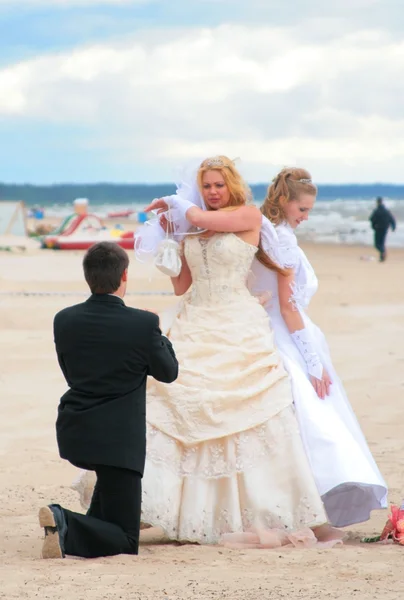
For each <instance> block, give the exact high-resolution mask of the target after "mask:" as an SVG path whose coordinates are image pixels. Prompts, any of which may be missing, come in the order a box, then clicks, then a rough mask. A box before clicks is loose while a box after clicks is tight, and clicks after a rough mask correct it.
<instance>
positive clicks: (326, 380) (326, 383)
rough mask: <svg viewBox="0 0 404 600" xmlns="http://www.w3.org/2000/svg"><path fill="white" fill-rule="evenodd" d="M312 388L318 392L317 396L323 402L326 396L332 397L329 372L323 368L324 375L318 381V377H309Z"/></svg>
mask: <svg viewBox="0 0 404 600" xmlns="http://www.w3.org/2000/svg"><path fill="white" fill-rule="evenodd" d="M309 378H310V381H311V383H312V386H313V387H314V389H315V390H316V394H317V396H318V397H319V398H321V400H324V398H325V397H326V396H329V395H330V386H331V384H332V381H331V379H330V376H329V375H328V373H327V371H326V370H325V369H324V368H323V375H322V377H321V379H317V377H313V376H312V375H310V376H309Z"/></svg>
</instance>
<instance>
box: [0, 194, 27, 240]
mask: <svg viewBox="0 0 404 600" xmlns="http://www.w3.org/2000/svg"><path fill="white" fill-rule="evenodd" d="M0 235H20V236H24V237H25V236H27V223H26V215H25V206H24V203H23V202H7V201H4V200H2V201H1V202H0Z"/></svg>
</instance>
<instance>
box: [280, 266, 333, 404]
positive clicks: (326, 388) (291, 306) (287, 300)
mask: <svg viewBox="0 0 404 600" xmlns="http://www.w3.org/2000/svg"><path fill="white" fill-rule="evenodd" d="M294 284H295V272H294V270H293V269H290V273H289V274H288V275H285V276H284V275H278V295H279V307H280V311H281V315H282V317H283V320H284V321H285V323H286V327H287V328H288V330H289V332H290V334H291V338H292V340H293V342H294V343H295V345H296V347H297V349H298V350H299V352H300V353H301V355H302V357H303V359H304V361H305V362H306V366H307V370H308V374H309V378H310V381H311V383H312V385H313V387H314V389H315V390H316V393H317V395H318V396H319V397H320V398H322V399H324V398H325V396H328V395H329V393H330V384H331V380H330V377H329V375H328V373H327V371H326V370H325V369H324V367H323V365H322V364H321V361H320V358H319V356H318V354H317V353H316V351H315V348H314V347H313V344H312V342H311V340H310V337H309V335H308V332H307V330H306V328H305V324H304V321H303V318H302V315H301V314H300V312H299V309H298V308H297V307H296V304H295V302H294V298H293V288H294Z"/></svg>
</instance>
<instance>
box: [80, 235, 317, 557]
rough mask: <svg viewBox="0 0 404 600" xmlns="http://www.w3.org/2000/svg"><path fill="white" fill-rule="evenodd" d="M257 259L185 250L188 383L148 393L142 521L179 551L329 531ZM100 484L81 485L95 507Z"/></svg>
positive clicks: (227, 243) (184, 371) (213, 242)
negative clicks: (251, 279) (260, 287)
mask: <svg viewBox="0 0 404 600" xmlns="http://www.w3.org/2000/svg"><path fill="white" fill-rule="evenodd" d="M256 250H257V248H256V247H255V246H251V245H250V244H247V243H246V242H244V241H243V240H242V239H241V238H239V237H238V236H236V235H234V234H230V233H228V234H215V235H213V236H212V237H210V238H207V239H206V238H205V239H204V238H201V237H190V238H187V239H186V241H185V255H186V259H187V262H188V265H189V268H190V270H191V273H192V279H193V285H192V289H191V291H190V292H189V293H188V294H186V296H185V297H184V298H183V300H182V303H181V308H180V309H179V312H178V314H177V315H176V317H175V318H174V320H173V322H172V325H171V328H170V331H169V333H168V335H169V337H170V339H171V341H172V342H173V345H174V349H175V351H176V354H177V357H178V361H179V364H180V372H179V377H178V379H177V381H175V382H174V383H172V384H164V383H160V382H157V381H155V380H153V379H150V381H149V384H148V390H147V416H146V420H147V458H146V468H145V474H144V478H143V500H142V521H143V522H144V523H147V524H149V525H152V526H159V527H161V528H163V530H164V532H165V534H166V536H167V537H168V538H170V539H172V540H179V541H191V542H199V543H203V544H214V543H218V542H219V541H220V539H221V538H222V536H223V535H224V534H235V533H237V532H248V531H249V530H250V529H251V528H253V529H254V530H255V531H261V532H268V531H270V530H278V529H284V530H285V529H286V530H287V531H288V532H293V531H297V530H302V529H305V528H315V527H318V526H320V525H322V524H324V523H326V522H327V517H326V514H325V510H324V507H323V504H322V501H321V498H320V495H319V493H318V491H317V488H316V484H315V481H314V478H313V475H312V473H311V470H310V466H309V463H308V460H307V457H306V454H305V452H304V449H303V444H302V440H301V437H300V433H299V429H298V424H297V421H296V418H295V414H294V409H293V405H292V402H293V401H292V393H291V388H290V382H289V379H288V376H287V374H286V372H285V370H284V368H283V366H282V364H281V362H280V359H279V355H278V352H277V351H276V349H275V347H274V342H273V333H272V331H271V328H270V325H269V319H268V316H267V314H266V311H265V309H264V308H263V307H262V306H261V305H260V303H259V301H258V299H257V298H255V297H253V296H252V295H251V294H250V292H249V290H248V288H247V284H246V282H247V275H248V273H249V271H250V268H251V264H252V261H253V258H254V255H255V253H256ZM92 477H93V476H92V475H91V474H90V475H89V474H87V475H84V476H81V477H80V480H79V481H78V482H77V483H76V485H75V487H76V489H78V490H79V491H80V492H81V493H82V499H83V504H84V505H88V503H89V499H90V496H91V490H92V485H93V479H92ZM83 494H84V496H83ZM264 538H265V535H264ZM247 539H248V536H247ZM262 539H263V538H262V537H261V538H260V540H261V541H262ZM245 540H246V538H242V541H245ZM236 542H237V540H236ZM263 543H264V544H267V546H271V544H272V542H269V543H267V542H265V539H264V542H263Z"/></svg>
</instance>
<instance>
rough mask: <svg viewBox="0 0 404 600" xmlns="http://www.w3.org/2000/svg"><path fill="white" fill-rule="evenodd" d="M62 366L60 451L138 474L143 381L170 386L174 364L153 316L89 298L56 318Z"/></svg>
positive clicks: (82, 463)
mask: <svg viewBox="0 0 404 600" xmlns="http://www.w3.org/2000/svg"><path fill="white" fill-rule="evenodd" d="M54 338H55V345H56V352H57V356H58V360H59V364H60V367H61V369H62V371H63V374H64V376H65V379H66V382H67V384H68V386H69V390H68V391H67V392H66V393H65V394H64V395H63V396H62V398H61V399H60V405H59V409H58V418H57V422H56V433H57V441H58V445H59V453H60V456H61V457H62V458H65V459H67V460H68V461H70V462H71V463H72V464H73V465H75V466H78V467H81V468H86V469H92V468H93V466H95V465H108V466H114V467H121V468H125V469H131V470H134V471H137V472H139V473H140V474H143V470H144V463H145V455H146V381H147V376H148V375H151V376H152V377H154V378H155V379H157V380H158V381H163V382H165V383H171V382H172V381H174V380H175V379H176V378H177V376H178V362H177V359H176V357H175V353H174V350H173V348H172V345H171V343H170V341H169V340H168V339H167V338H165V337H164V336H162V335H161V331H160V329H159V319H158V317H157V316H156V315H155V314H153V313H150V312H147V311H143V310H137V309H134V308H129V307H127V306H125V304H124V302H123V300H121V299H120V298H119V297H118V296H113V295H110V294H93V295H92V296H90V298H89V299H88V300H87V301H86V302H83V303H81V304H77V305H75V306H71V307H69V308H65V309H64V310H62V311H60V312H59V313H57V315H56V316H55V319H54Z"/></svg>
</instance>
